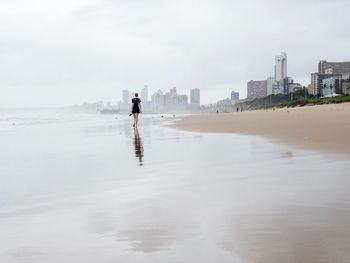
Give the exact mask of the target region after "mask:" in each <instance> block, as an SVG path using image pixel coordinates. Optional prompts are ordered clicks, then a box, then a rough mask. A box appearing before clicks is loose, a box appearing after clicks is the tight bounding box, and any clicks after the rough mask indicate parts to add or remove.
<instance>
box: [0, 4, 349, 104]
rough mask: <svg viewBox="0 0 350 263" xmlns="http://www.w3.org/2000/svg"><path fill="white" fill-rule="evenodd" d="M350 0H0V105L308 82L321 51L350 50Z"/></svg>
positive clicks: (332, 57) (222, 92)
mask: <svg viewBox="0 0 350 263" xmlns="http://www.w3.org/2000/svg"><path fill="white" fill-rule="evenodd" d="M349 10H350V1H349V0H333V1H329V0H327V1H325V0H317V1H316V0H293V1H292V0H285V1H283V0H279V1H277V0H245V1H236V0H230V1H229V0H172V1H167V0H164V1H162V0H143V1H141V0H59V1H55V0H31V1H28V0H0V91H1V92H0V107H18V106H60V105H70V104H75V103H81V102H83V101H87V102H92V101H97V100H105V101H107V100H110V101H117V100H120V99H121V91H122V89H130V90H131V91H140V90H141V88H142V87H143V85H145V84H147V85H148V86H149V89H150V92H151V93H152V92H154V91H156V90H158V89H162V90H163V91H165V90H168V89H170V88H171V87H173V86H176V87H177V88H178V91H179V92H180V93H186V94H189V90H190V89H191V88H200V89H201V94H202V102H203V103H211V102H216V101H217V100H218V99H222V98H226V97H228V96H229V94H230V92H231V90H235V91H239V92H240V94H241V97H245V96H246V82H247V81H249V80H251V79H255V80H260V79H266V77H268V76H269V75H273V67H274V57H275V55H276V54H279V53H280V52H281V51H285V52H287V54H288V75H289V76H291V77H293V78H294V80H295V81H296V82H300V83H301V84H304V85H307V84H308V83H309V79H310V73H311V72H315V71H317V63H318V61H319V60H321V59H326V60H329V61H346V60H350V33H349V25H350V15H349Z"/></svg>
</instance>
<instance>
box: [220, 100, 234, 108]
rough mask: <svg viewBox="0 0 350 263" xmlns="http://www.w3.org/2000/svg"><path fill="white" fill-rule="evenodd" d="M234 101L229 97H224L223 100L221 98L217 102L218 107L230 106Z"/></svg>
mask: <svg viewBox="0 0 350 263" xmlns="http://www.w3.org/2000/svg"><path fill="white" fill-rule="evenodd" d="M232 105H233V103H232V100H231V99H229V98H227V99H223V100H219V101H218V102H217V103H216V106H218V107H230V106H232Z"/></svg>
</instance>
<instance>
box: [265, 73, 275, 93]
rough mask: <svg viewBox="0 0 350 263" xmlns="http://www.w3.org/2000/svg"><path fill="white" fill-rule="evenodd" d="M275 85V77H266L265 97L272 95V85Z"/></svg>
mask: <svg viewBox="0 0 350 263" xmlns="http://www.w3.org/2000/svg"><path fill="white" fill-rule="evenodd" d="M274 83H275V77H268V78H267V81H266V85H267V87H266V95H267V96H268V95H271V94H274V93H273V84H274Z"/></svg>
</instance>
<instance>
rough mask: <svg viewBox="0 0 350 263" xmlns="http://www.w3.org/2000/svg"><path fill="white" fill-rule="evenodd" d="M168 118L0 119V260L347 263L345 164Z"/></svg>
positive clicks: (349, 198) (349, 163)
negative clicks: (178, 126)
mask: <svg viewBox="0 0 350 263" xmlns="http://www.w3.org/2000/svg"><path fill="white" fill-rule="evenodd" d="M171 121H173V118H172V117H171V116H165V117H164V118H161V117H160V115H142V116H141V123H140V127H139V129H138V130H137V131H135V130H134V129H133V128H132V127H131V119H130V118H129V117H127V116H113V115H107V116H102V115H87V114H78V113H69V112H64V111H53V110H52V111H47V112H46V111H45V112H43V111H41V110H37V111H23V110H18V111H5V110H2V111H0V145H1V152H0V262H4V263H7V262H9V263H11V262H16V263H17V262H21V263H22V262H23V263H26V262H28V263H50V262H53V263H61V262H62V263H63V262H64V263H67V262H74V263H80V262H81V263H89V262H100V263H104V262H123V263H124V262H130V263H132V262H162V263H163V262H174V263H175V262H177V263H178V262H201V263H206V262H216V263H220V262H225V263H226V262H237V263H239V262H244V263H245V262H248V263H253V262H262V263H265V262H266V263H267V262H268V263H277V262H279V263H280V262H291V263H292V262H293V263H294V262H299V263H300V262H308V263H309V262H318V263H319V262H344V263H345V262H350V191H349V187H350V172H349V171H350V158H349V156H345V155H337V154H332V153H324V152H317V151H308V150H300V149H294V148H292V147H291V146H285V145H280V144H275V143H272V142H270V141H268V140H266V139H263V138H259V137H256V136H242V135H235V134H231V135H230V134H200V133H191V132H183V131H178V130H175V129H173V128H170V127H167V126H165V124H167V123H168V122H171Z"/></svg>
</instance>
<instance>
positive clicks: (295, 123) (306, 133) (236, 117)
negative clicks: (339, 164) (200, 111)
mask: <svg viewBox="0 0 350 263" xmlns="http://www.w3.org/2000/svg"><path fill="white" fill-rule="evenodd" d="M174 127H176V128H179V129H182V130H187V131H196V132H210V133H239V134H251V135H261V136H264V137H267V138H269V139H272V140H273V141H277V142H281V143H286V144H289V145H293V146H298V147H302V148H307V149H317V150H324V151H327V152H335V153H344V154H350V140H349V135H350V103H346V104H333V105H318V106H307V107H298V108H289V109H287V108H283V109H275V110H273V109H270V110H258V111H246V112H239V113H237V112H234V113H222V114H211V115H197V116H189V117H184V118H182V119H180V120H178V121H177V122H176V123H175V124H174Z"/></svg>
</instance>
